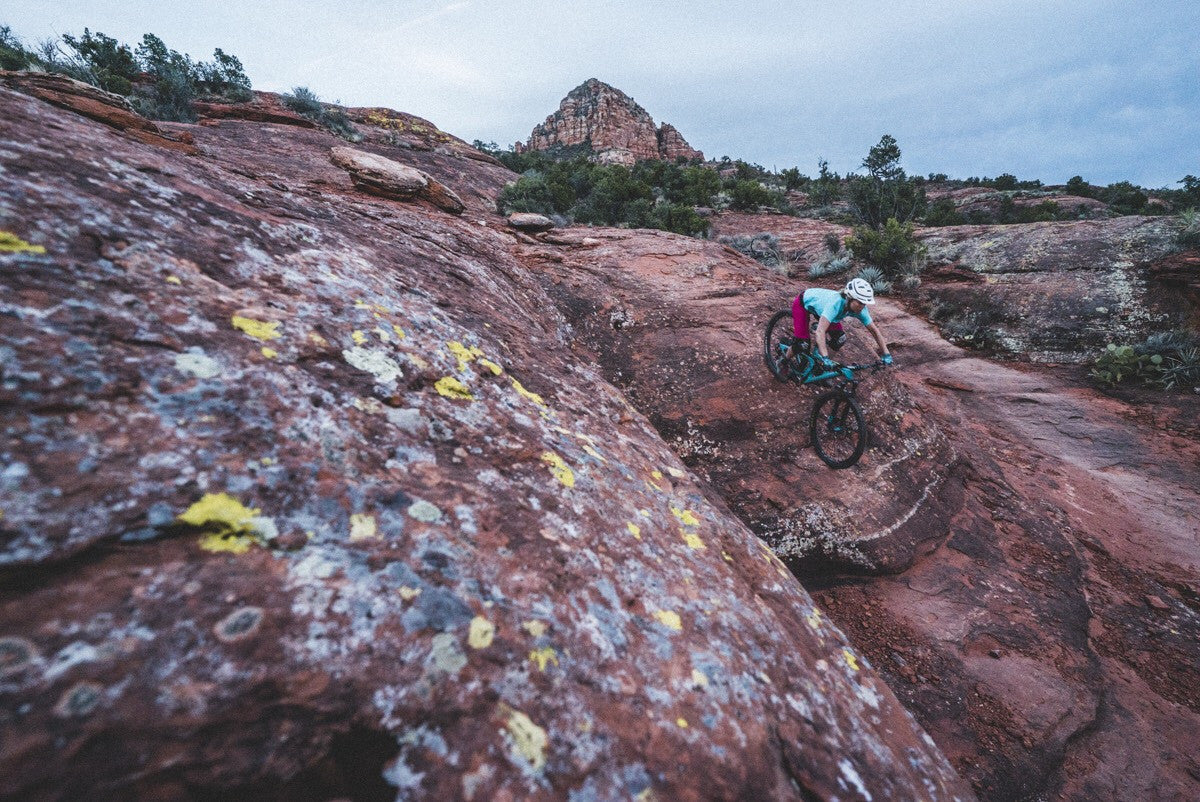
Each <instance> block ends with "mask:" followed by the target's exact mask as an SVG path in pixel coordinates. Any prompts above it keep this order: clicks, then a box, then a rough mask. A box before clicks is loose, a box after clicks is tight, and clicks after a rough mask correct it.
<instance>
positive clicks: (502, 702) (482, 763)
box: [0, 89, 970, 800]
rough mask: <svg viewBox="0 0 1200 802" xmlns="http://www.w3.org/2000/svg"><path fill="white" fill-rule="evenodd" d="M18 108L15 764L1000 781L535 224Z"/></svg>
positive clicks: (216, 776)
mask: <svg viewBox="0 0 1200 802" xmlns="http://www.w3.org/2000/svg"><path fill="white" fill-rule="evenodd" d="M0 107H2V113H0V137H2V138H3V139H4V140H5V141H6V142H8V143H10V145H9V146H8V147H6V148H5V149H4V150H3V151H0V167H2V168H3V169H4V170H5V171H6V175H8V176H9V177H10V184H9V186H8V188H7V189H8V194H7V195H6V198H7V199H8V200H7V205H6V206H5V207H4V217H3V220H2V222H0V225H2V226H3V227H4V230H5V231H9V232H10V233H11V234H12V235H13V237H12V241H13V242H18V243H28V247H25V246H21V247H20V248H14V250H13V251H12V252H4V253H0V285H2V286H0V361H2V364H3V380H2V382H0V394H2V395H0V403H2V404H3V408H4V429H3V440H0V458H2V460H3V461H2V462H0V466H2V467H0V512H2V513H3V515H2V517H0V530H2V537H0V566H2V570H0V579H2V581H0V711H2V712H0V744H3V745H4V746H3V749H0V796H3V797H6V798H32V797H35V796H43V797H50V798H85V797H88V796H89V795H95V794H96V793H102V794H105V795H109V796H112V797H115V798H155V799H184V798H195V797H198V796H199V797H207V798H264V797H265V798H281V799H301V800H307V799H313V800H328V799H331V798H339V797H345V798H370V797H381V798H397V797H401V798H407V799H420V798H425V799H458V798H465V799H476V800H484V799H563V798H577V799H580V798H582V799H588V798H596V799H613V798H635V799H636V798H639V797H640V798H642V799H650V798H657V799H701V798H713V799H716V798H721V799H787V798H794V799H811V798H832V797H834V796H837V797H839V798H851V797H855V796H858V797H863V798H865V797H867V796H870V797H872V798H876V799H885V798H917V797H921V798H927V799H955V798H959V799H963V798H969V797H970V792H969V790H967V789H965V788H964V786H963V784H962V782H961V781H960V780H959V779H958V777H957V776H956V775H955V773H954V771H953V770H952V769H951V768H950V767H949V765H948V764H947V763H946V761H945V760H944V758H942V756H941V755H940V754H939V752H938V750H937V749H936V747H935V746H934V745H933V744H932V742H931V741H929V739H928V738H927V737H926V736H925V735H924V734H923V733H922V732H921V730H920V728H918V727H917V726H915V725H914V723H913V721H912V719H911V717H910V716H909V715H908V714H907V713H906V712H905V711H904V709H903V708H902V706H901V705H900V704H899V703H898V702H897V700H896V699H895V697H894V696H892V694H891V693H890V692H889V691H888V689H887V688H886V687H885V686H884V685H883V683H882V682H881V681H880V680H879V679H878V677H877V676H876V675H875V674H874V672H873V670H872V669H871V666H870V665H869V664H868V663H867V662H865V661H864V660H863V659H862V657H861V655H860V654H858V653H857V652H856V651H855V650H854V649H853V648H852V647H851V646H850V644H849V643H848V642H847V641H846V639H845V638H844V637H843V636H842V635H841V633H840V632H839V630H838V629H837V628H836V627H834V626H832V625H831V624H830V623H829V621H828V620H827V619H826V618H825V617H824V616H823V615H822V613H821V611H819V610H817V609H816V608H814V607H813V605H812V604H811V602H810V600H809V597H808V596H807V594H806V593H805V592H804V590H803V589H802V588H801V587H800V586H799V584H798V583H797V582H796V580H795V579H794V578H793V577H792V576H791V575H790V574H789V573H788V572H787V571H786V570H785V569H784V568H783V567H782V565H781V564H780V563H779V561H778V559H776V558H775V557H773V556H772V555H771V554H770V553H769V551H768V550H767V549H766V548H765V547H764V546H763V545H762V544H761V543H760V542H759V541H758V540H757V539H756V538H755V537H754V536H753V535H752V534H751V533H750V532H749V531H748V530H747V529H746V527H745V526H743V525H742V524H741V523H740V522H739V521H737V520H736V519H735V518H733V517H732V516H730V515H729V514H728V512H727V511H726V509H725V508H724V506H723V505H721V504H719V503H714V502H713V501H712V500H710V498H709V497H708V496H707V495H706V493H707V490H706V487H705V486H704V485H702V484H701V483H700V482H699V481H698V480H697V479H696V478H695V477H694V476H693V475H691V474H690V473H689V472H688V471H687V469H686V467H685V466H684V465H683V464H682V463H681V462H680V461H679V459H678V458H677V457H676V456H675V455H674V454H672V452H671V451H670V449H669V448H668V447H667V445H666V444H665V443H664V442H663V441H662V440H661V438H659V437H658V435H657V433H656V432H655V431H654V429H653V428H652V427H651V426H650V424H649V422H648V421H647V420H646V419H645V418H644V417H642V416H641V415H639V414H638V413H637V412H636V411H634V410H633V409H632V408H631V407H630V405H629V404H628V402H627V401H626V399H625V398H624V397H623V396H622V395H621V394H620V393H619V392H618V391H617V390H616V389H615V388H614V387H613V386H612V385H611V384H609V383H608V382H606V381H604V379H603V378H602V377H601V376H600V375H599V374H598V372H597V370H596V369H595V367H594V366H593V365H591V364H589V363H588V362H586V361H583V360H580V359H579V358H578V357H577V356H576V355H574V354H573V353H572V352H571V350H570V349H569V347H568V346H567V343H568V342H569V341H570V329H569V328H568V327H567V325H566V321H565V320H564V319H563V318H561V317H559V316H558V315H557V314H555V313H554V311H553V303H552V302H551V300H550V299H549V298H548V297H547V296H546V294H545V292H544V291H543V290H542V289H541V287H540V284H539V283H538V279H537V278H536V277H535V276H534V275H533V274H532V271H531V270H530V268H528V267H526V266H524V265H522V264H520V263H519V262H518V261H517V260H516V259H514V258H513V256H512V254H511V253H510V250H509V249H510V248H511V246H512V237H511V235H509V234H506V233H504V232H501V231H497V230H495V228H494V227H489V226H481V225H479V224H478V221H477V220H471V219H464V218H461V217H454V216H450V215H444V214H438V213H436V212H433V211H432V210H431V209H429V208H426V207H424V206H422V205H417V204H394V203H389V202H386V201H383V200H381V199H378V198H375V197H371V196H369V195H365V194H355V193H344V192H328V191H327V190H326V189H325V188H326V187H327V186H329V185H330V184H332V183H333V182H334V181H336V180H337V179H339V178H341V176H340V175H336V173H337V169H338V168H335V167H334V166H333V165H332V164H331V163H330V161H329V155H328V141H327V137H325V136H324V135H323V134H322V133H321V132H316V131H308V130H305V129H300V128H293V127H282V126H262V127H261V128H258V127H256V126H254V125H252V124H239V125H236V126H216V127H208V128H203V129H199V130H197V132H196V136H197V139H198V140H199V141H200V142H201V145H202V147H203V153H204V154H205V156H203V157H202V158H197V159H179V160H177V161H174V162H171V163H170V164H164V163H163V161H164V160H163V158H162V153H161V152H157V151H151V150H150V149H149V148H146V147H145V146H143V145H140V144H138V143H134V142H130V141H128V140H126V139H124V138H122V137H119V136H116V135H115V134H114V133H113V132H112V131H110V130H109V129H107V128H105V127H103V126H98V125H96V124H94V123H92V122H90V121H88V120H86V119H84V118H82V117H79V116H76V115H70V114H66V113H63V112H61V111H58V110H56V109H54V108H52V107H50V106H47V105H46V104H45V103H42V102H40V101H37V100H35V99H33V98H29V97H26V96H23V95H20V94H16V93H12V92H9V91H7V90H2V89H0ZM48 121H49V122H53V128H52V129H51V128H50V127H49V126H47V125H46V123H47V122H48ZM460 163H461V164H462V165H468V166H472V167H473V168H474V169H478V170H480V171H486V170H488V169H490V167H491V166H490V165H487V164H484V163H482V162H475V161H469V160H461V161H460ZM18 165H19V166H18ZM142 166H145V168H146V169H141V167H142ZM151 168H152V169H151ZM486 175H489V176H490V175H491V174H490V173H487V174H486ZM257 176H262V177H261V178H259V177H257ZM474 180H476V181H477V182H479V183H477V185H479V186H482V185H483V183H482V180H481V179H474ZM318 181H320V182H322V183H317V182H318ZM486 181H489V182H490V181H492V179H491V178H490V177H489V178H487V179H486ZM276 185H278V187H283V188H282V189H280V188H278V187H277V186H276ZM132 200H136V201H137V202H136V203H132V202H131V201H132ZM41 248H44V252H39V249H41ZM96 789H102V790H100V791H97V790H96Z"/></svg>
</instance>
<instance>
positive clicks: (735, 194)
mask: <svg viewBox="0 0 1200 802" xmlns="http://www.w3.org/2000/svg"><path fill="white" fill-rule="evenodd" d="M726 191H727V192H728V193H729V206H730V208H732V209H737V210H739V211H751V212H752V211H756V210H757V209H758V207H760V206H772V205H774V203H775V197H774V196H773V195H772V194H771V191H770V190H769V189H767V188H766V187H764V186H763V185H762V184H760V183H759V182H758V181H756V180H754V179H752V178H744V179H739V180H737V181H734V182H733V183H732V184H731V185H730V186H728V187H727V188H726Z"/></svg>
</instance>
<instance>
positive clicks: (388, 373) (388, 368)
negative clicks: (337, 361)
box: [342, 345, 404, 384]
mask: <svg viewBox="0 0 1200 802" xmlns="http://www.w3.org/2000/svg"><path fill="white" fill-rule="evenodd" d="M342 358H343V359H345V360H346V361H347V362H349V363H350V364H351V365H353V366H354V367H356V368H358V369H359V370H362V371H366V372H367V373H370V374H372V375H374V376H375V378H377V379H379V381H380V382H382V383H385V384H386V383H387V382H392V381H395V380H396V379H399V378H401V377H402V376H403V375H404V371H403V370H401V369H400V365H399V364H397V363H396V360H394V359H392V358H391V357H390V356H388V355H387V353H386V352H384V351H381V350H378V349H372V348H363V347H361V346H357V345H356V346H354V347H353V348H346V349H343V350H342Z"/></svg>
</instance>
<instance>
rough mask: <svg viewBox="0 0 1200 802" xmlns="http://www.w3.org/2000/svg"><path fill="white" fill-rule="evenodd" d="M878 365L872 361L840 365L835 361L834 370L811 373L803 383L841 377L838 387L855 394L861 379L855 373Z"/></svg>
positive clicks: (813, 382)
mask: <svg viewBox="0 0 1200 802" xmlns="http://www.w3.org/2000/svg"><path fill="white" fill-rule="evenodd" d="M878 367H879V364H878V363H870V362H868V363H863V364H855V365H839V364H837V363H834V367H833V370H830V371H827V372H825V373H816V374H813V375H810V376H809V377H808V378H806V379H805V380H804V382H803V383H804V384H816V383H817V382H823V381H826V380H828V379H841V381H839V382H838V383H837V385H836V386H837V389H839V390H845V391H846V392H847V393H848V394H850V395H854V392H855V390H857V389H858V383H859V381H860V379H859V378H858V377H857V376H856V375H854V374H855V373H856V372H857V371H860V370H866V369H867V368H878Z"/></svg>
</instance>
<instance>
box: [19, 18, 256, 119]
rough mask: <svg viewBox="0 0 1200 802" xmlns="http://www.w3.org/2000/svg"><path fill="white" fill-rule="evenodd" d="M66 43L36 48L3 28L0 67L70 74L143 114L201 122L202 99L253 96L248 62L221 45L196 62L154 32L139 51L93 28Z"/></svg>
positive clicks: (50, 42)
mask: <svg viewBox="0 0 1200 802" xmlns="http://www.w3.org/2000/svg"><path fill="white" fill-rule="evenodd" d="M61 42H62V44H64V45H65V46H66V48H67V51H66V52H64V51H63V50H62V49H60V47H59V43H58V42H57V41H56V40H53V39H50V40H47V41H45V42H42V43H41V44H40V45H39V46H38V49H37V52H31V51H29V50H27V49H25V48H24V46H22V45H21V43H20V41H19V40H17V39H16V37H14V36H13V35H12V32H11V31H10V29H9V28H7V27H0V67H3V68H4V69H39V70H45V71H47V72H55V73H61V74H64V75H68V76H70V77H72V78H75V79H77V80H80V81H85V82H87V83H90V84H93V85H95V86H98V87H100V88H101V89H105V90H107V91H109V92H114V93H116V94H119V95H124V96H127V97H129V98H130V99H131V102H132V105H133V107H134V108H135V109H136V110H137V111H138V112H139V113H141V114H142V115H144V116H146V117H150V118H152V119H157V120H178V121H187V122H190V121H193V120H195V114H194V113H193V112H192V107H191V104H192V101H193V100H194V99H196V98H197V97H201V96H202V97H212V98H217V99H222V100H235V101H237V100H247V99H249V97H250V96H251V92H250V79H249V78H247V77H246V74H245V72H244V71H243V69H242V63H241V62H240V61H239V60H238V59H237V57H235V56H231V55H228V54H227V53H225V52H224V51H222V50H221V49H220V48H217V49H216V50H215V51H214V52H213V61H212V62H199V63H196V62H193V61H192V60H191V58H190V57H189V56H188V55H186V54H180V53H179V52H177V51H175V50H171V49H169V48H168V47H167V46H166V45H165V44H163V41H162V40H161V39H159V38H158V37H157V36H155V35H154V34H149V33H148V34H146V35H145V36H143V37H142V42H141V44H139V45H138V46H137V48H136V50H134V49H131V48H130V47H129V46H128V45H125V44H122V43H121V42H118V41H117V40H116V39H114V38H112V37H111V36H106V35H105V34H103V33H100V32H99V31H97V32H95V33H93V32H92V31H91V30H89V29H87V28H84V29H83V35H82V36H78V37H76V36H72V35H70V34H66V35H64V36H63V37H62V40H61Z"/></svg>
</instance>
